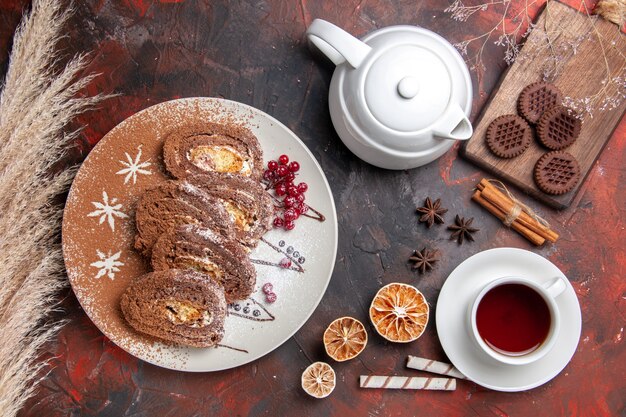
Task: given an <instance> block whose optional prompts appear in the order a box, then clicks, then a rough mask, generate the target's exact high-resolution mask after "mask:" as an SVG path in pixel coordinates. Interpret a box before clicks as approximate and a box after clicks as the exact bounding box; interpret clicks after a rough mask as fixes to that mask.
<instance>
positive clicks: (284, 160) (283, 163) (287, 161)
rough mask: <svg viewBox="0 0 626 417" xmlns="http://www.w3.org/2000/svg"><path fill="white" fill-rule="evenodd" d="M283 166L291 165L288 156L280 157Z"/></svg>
mask: <svg viewBox="0 0 626 417" xmlns="http://www.w3.org/2000/svg"><path fill="white" fill-rule="evenodd" d="M278 161H280V164H281V165H287V164H288V163H289V157H288V156H287V155H281V156H279V157H278Z"/></svg>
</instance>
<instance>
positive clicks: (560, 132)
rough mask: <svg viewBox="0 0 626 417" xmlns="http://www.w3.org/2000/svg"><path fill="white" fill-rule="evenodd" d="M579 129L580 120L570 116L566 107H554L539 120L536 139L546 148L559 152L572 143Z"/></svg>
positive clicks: (578, 133)
mask: <svg viewBox="0 0 626 417" xmlns="http://www.w3.org/2000/svg"><path fill="white" fill-rule="evenodd" d="M580 129H581V121H580V119H577V118H576V117H574V116H572V115H570V114H569V111H568V109H567V107H563V106H555V107H552V108H550V109H548V110H547V111H546V112H545V113H544V114H543V116H541V118H540V119H539V122H538V123H537V138H538V139H539V141H540V142H541V143H542V144H543V146H545V147H546V148H548V149H552V150H553V151H559V150H561V149H565V148H567V147H568V146H570V145H571V144H572V143H574V141H575V140H576V138H578V135H580Z"/></svg>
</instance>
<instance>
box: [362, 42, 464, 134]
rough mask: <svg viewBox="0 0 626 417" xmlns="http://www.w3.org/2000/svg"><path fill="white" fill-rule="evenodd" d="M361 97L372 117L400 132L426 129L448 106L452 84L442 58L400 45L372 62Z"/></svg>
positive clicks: (381, 54)
mask: <svg viewBox="0 0 626 417" xmlns="http://www.w3.org/2000/svg"><path fill="white" fill-rule="evenodd" d="M364 81H365V82H364V85H363V88H364V90H363V96H364V98H365V103H366V105H367V108H368V109H369V111H370V112H371V114H372V116H373V117H374V118H375V119H376V120H377V121H378V122H379V123H381V124H382V125H384V126H385V127H387V128H389V129H391V130H395V131H400V132H415V131H418V130H422V129H426V128H428V127H429V126H431V125H432V124H433V123H434V122H435V121H437V120H438V119H439V118H440V117H441V115H442V114H443V113H444V111H445V110H446V108H447V107H448V103H449V102H450V95H451V94H450V93H451V90H452V82H451V80H450V73H449V71H448V68H447V66H446V64H445V63H444V62H443V60H442V58H441V57H440V56H439V55H438V54H437V53H435V52H433V51H432V50H431V49H429V48H428V47H425V46H422V45H419V44H401V45H398V46H394V47H391V48H387V49H386V50H385V51H383V52H382V53H380V54H377V56H376V57H375V58H374V59H373V61H372V63H371V65H370V66H369V68H368V69H367V72H366V74H365V80H364Z"/></svg>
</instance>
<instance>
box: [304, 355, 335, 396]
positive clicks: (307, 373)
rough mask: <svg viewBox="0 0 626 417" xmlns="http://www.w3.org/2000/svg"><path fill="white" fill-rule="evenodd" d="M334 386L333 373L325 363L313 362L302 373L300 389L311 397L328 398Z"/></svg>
mask: <svg viewBox="0 0 626 417" xmlns="http://www.w3.org/2000/svg"><path fill="white" fill-rule="evenodd" d="M335 384H336V377H335V371H334V370H333V368H331V367H330V365H329V364H327V363H326V362H315V363H313V364H311V365H310V366H309V367H308V368H306V369H305V370H304V372H302V389H303V390H304V391H305V392H306V393H307V394H309V395H310V396H311V397H315V398H325V397H328V396H329V395H330V393H331V392H333V390H334V389H335Z"/></svg>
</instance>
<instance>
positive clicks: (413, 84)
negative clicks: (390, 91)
mask: <svg viewBox="0 0 626 417" xmlns="http://www.w3.org/2000/svg"><path fill="white" fill-rule="evenodd" d="M419 90H420V83H419V81H418V80H417V78H416V77H404V78H403V79H401V80H400V82H399V83H398V94H400V96H401V97H402V98H405V99H407V100H410V99H412V98H413V97H415V96H416V95H417V93H418V92H419Z"/></svg>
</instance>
